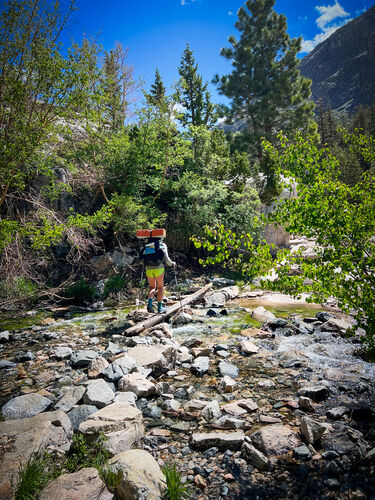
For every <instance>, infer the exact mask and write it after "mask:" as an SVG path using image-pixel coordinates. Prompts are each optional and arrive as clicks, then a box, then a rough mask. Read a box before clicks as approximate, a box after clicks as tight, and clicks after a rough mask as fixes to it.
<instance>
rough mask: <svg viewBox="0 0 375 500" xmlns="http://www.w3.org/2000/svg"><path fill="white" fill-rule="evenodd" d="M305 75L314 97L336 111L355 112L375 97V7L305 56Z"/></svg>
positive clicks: (302, 70) (303, 70) (303, 71)
mask: <svg viewBox="0 0 375 500" xmlns="http://www.w3.org/2000/svg"><path fill="white" fill-rule="evenodd" d="M300 70H301V73H302V75H303V76H306V77H308V78H311V80H312V87H311V90H312V96H313V99H314V101H315V102H316V101H317V100H318V99H322V100H323V102H324V104H326V105H330V107H331V108H332V109H333V110H337V111H344V110H346V111H348V112H349V113H350V112H352V111H354V110H355V109H356V107H357V106H359V105H361V104H362V105H363V106H368V105H370V104H371V102H372V100H373V99H374V97H375V6H373V7H371V8H370V9H369V10H367V11H366V12H365V13H364V14H362V15H361V16H359V17H357V18H356V19H353V20H352V21H350V22H349V23H348V24H346V25H345V26H343V27H342V28H340V29H338V30H337V31H335V33H333V35H331V36H330V37H329V38H327V39H326V40H325V41H324V42H322V43H320V44H319V45H317V46H316V47H315V49H314V50H312V51H311V52H310V53H309V54H308V55H307V56H305V57H304V58H303V59H302V61H301V65H300Z"/></svg>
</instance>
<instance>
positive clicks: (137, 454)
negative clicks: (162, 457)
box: [107, 450, 166, 500]
mask: <svg viewBox="0 0 375 500" xmlns="http://www.w3.org/2000/svg"><path fill="white" fill-rule="evenodd" d="M107 467H108V469H110V470H112V471H113V472H115V473H117V472H118V471H121V473H122V480H121V484H120V485H119V486H117V487H116V489H115V493H116V497H117V498H118V499H119V500H160V499H161V498H162V497H163V495H164V492H165V490H166V482H165V476H164V474H163V473H162V471H161V469H160V467H159V465H158V463H157V462H156V460H155V459H154V458H153V457H152V455H151V454H150V453H148V452H147V451H145V450H128V451H125V452H123V453H120V454H119V455H116V456H114V457H113V458H112V459H111V460H110V461H109V462H108V465H107Z"/></svg>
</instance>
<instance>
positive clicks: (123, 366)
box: [102, 356, 139, 382]
mask: <svg viewBox="0 0 375 500" xmlns="http://www.w3.org/2000/svg"><path fill="white" fill-rule="evenodd" d="M136 366H139V365H138V363H137V362H136V361H135V360H134V359H133V358H130V357H129V356H123V357H122V358H120V359H116V361H114V362H113V363H111V364H110V365H109V366H107V367H106V368H105V370H104V371H103V372H102V374H103V375H104V377H105V378H106V379H107V380H109V381H110V382H117V381H118V380H120V378H121V377H123V376H124V375H127V374H128V373H130V372H131V371H132V370H134V368H135V367H136Z"/></svg>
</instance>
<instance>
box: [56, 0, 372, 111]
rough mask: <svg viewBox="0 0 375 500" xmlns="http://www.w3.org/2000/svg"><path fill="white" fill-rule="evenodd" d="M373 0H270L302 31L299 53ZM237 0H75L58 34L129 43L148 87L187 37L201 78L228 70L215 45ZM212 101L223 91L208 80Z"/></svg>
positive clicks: (222, 39) (173, 69) (172, 75)
mask: <svg viewBox="0 0 375 500" xmlns="http://www.w3.org/2000/svg"><path fill="white" fill-rule="evenodd" d="M374 3H375V0H339V1H336V0H301V1H299V2H296V1H295V0H276V4H275V7H274V9H275V10H276V12H278V13H279V14H284V15H286V17H287V23H288V33H289V35H290V36H291V37H297V36H302V37H303V48H304V49H305V51H304V52H303V53H301V54H300V55H301V57H302V56H303V55H305V54H306V53H307V52H308V51H310V50H312V49H313V47H314V46H315V45H316V44H317V43H319V42H321V41H322V40H323V39H324V38H325V37H327V36H329V34H331V33H332V32H333V31H334V30H335V29H337V27H340V26H342V25H344V24H345V23H346V22H348V21H349V20H350V19H353V18H354V17H357V16H359V15H360V14H361V13H362V12H364V11H365V10H366V9H368V8H370V7H371V6H372V5H374ZM243 4H244V1H241V0H140V1H133V0H108V1H103V0H76V6H77V7H78V10H77V11H76V12H75V13H74V21H73V22H72V23H71V24H70V26H69V28H68V30H67V31H66V32H65V34H64V39H65V40H67V39H68V38H74V39H75V40H76V41H79V40H80V39H81V38H82V36H83V34H90V35H96V36H97V37H98V41H99V42H100V43H101V44H102V45H103V47H104V49H106V50H109V49H111V48H113V46H114V44H115V42H116V41H118V42H120V43H121V44H122V45H123V46H124V47H129V56H128V61H129V64H131V65H132V66H134V74H135V77H136V78H137V79H142V80H143V81H144V82H145V85H146V88H147V89H148V88H149V86H150V84H151V83H152V82H153V79H154V74H155V68H156V67H158V68H159V71H160V73H161V76H162V79H163V81H164V83H165V84H166V85H167V86H170V85H172V84H173V82H174V81H175V80H177V79H178V71H177V68H178V65H179V62H180V58H181V53H182V51H183V50H184V48H185V46H186V43H189V45H190V47H191V49H192V50H193V52H194V56H195V59H196V61H197V62H198V65H199V72H200V73H201V74H202V76H203V78H204V79H205V80H206V81H208V82H211V80H212V77H213V76H214V74H215V73H218V74H219V75H223V74H227V73H228V72H230V69H231V66H230V63H229V62H228V61H226V60H225V59H224V58H223V57H222V56H220V49H221V48H222V47H224V46H228V42H227V39H228V37H229V36H230V35H232V34H234V35H236V30H235V28H234V23H235V21H236V19H237V16H236V12H237V11H238V9H239V8H240V7H241V6H242V5H243ZM209 89H210V91H211V94H212V97H213V100H214V102H223V97H221V96H219V95H218V94H217V92H216V88H215V86H214V85H212V84H211V83H210V85H209Z"/></svg>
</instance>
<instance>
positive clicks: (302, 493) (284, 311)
mask: <svg viewBox="0 0 375 500" xmlns="http://www.w3.org/2000/svg"><path fill="white" fill-rule="evenodd" d="M244 295H246V294H244ZM250 295H251V294H250ZM259 308H260V309H259ZM262 308H264V310H265V313H264V312H262V310H261V309H262ZM135 310H137V311H138V313H140V314H141V315H142V314H143V315H144V310H145V308H144V305H143V304H141V305H140V306H137V307H136V306H135V305H134V303H131V302H127V303H123V304H121V305H119V306H117V307H111V308H109V307H108V308H105V309H104V310H99V311H88V310H87V308H86V309H85V308H76V307H65V308H63V307H62V308H55V309H52V310H51V311H44V312H41V311H29V312H27V313H25V315H24V316H22V317H15V315H14V314H12V313H9V312H7V313H4V314H0V342H1V343H0V352H1V361H0V381H1V384H0V386H1V392H0V405H1V406H3V405H5V404H6V403H7V402H8V401H9V400H11V399H12V398H14V397H17V396H21V395H26V394H32V393H36V392H37V393H38V394H40V395H42V396H44V397H46V398H48V399H49V400H50V401H51V406H50V409H51V408H53V407H54V405H55V404H56V403H57V402H58V401H59V399H60V398H61V396H62V395H63V394H64V392H65V391H66V390H67V388H69V387H75V386H77V385H83V386H85V387H86V386H87V384H88V382H89V379H88V374H87V365H86V366H84V365H83V364H82V366H72V363H70V362H69V357H66V356H62V355H61V356H57V355H56V352H57V351H56V349H58V348H68V349H69V351H66V352H69V353H75V352H77V351H79V350H84V349H90V350H94V351H96V352H98V353H99V354H100V355H101V356H103V357H104V358H106V359H107V360H109V361H110V359H114V358H112V357H111V356H115V355H116V354H118V353H119V352H124V351H125V352H126V351H128V350H129V348H132V347H134V346H137V345H152V344H154V343H155V337H153V336H152V335H151V336H150V335H149V334H148V332H145V334H144V335H141V336H137V337H134V338H131V339H129V338H127V337H124V336H123V335H122V333H123V331H124V330H125V329H126V328H127V327H128V326H130V325H131V324H132V323H131V319H132V317H134V316H132V314H134V311H135ZM264 310H263V311H264ZM185 311H186V313H187V315H189V316H190V319H189V322H187V323H186V324H172V325H170V328H171V332H172V340H169V339H168V340H166V341H165V342H164V340H162V343H164V344H165V345H169V343H173V342H177V343H178V344H176V345H177V346H183V347H182V348H180V350H179V351H178V355H177V362H176V363H175V365H174V366H173V367H169V369H168V370H166V371H165V373H164V374H163V375H161V377H159V378H158V379H157V380H156V382H159V383H160V384H162V387H163V388H162V389H161V391H162V394H161V396H162V397H161V399H160V397H159V396H152V397H148V396H147V397H138V399H137V401H136V406H137V408H138V409H139V410H141V412H142V415H143V422H144V425H145V429H146V432H145V436H144V439H143V444H142V447H143V449H145V450H147V451H149V452H150V453H151V454H152V456H153V457H154V458H155V459H156V460H157V462H158V463H159V465H160V466H162V465H163V464H176V465H177V467H178V469H179V470H180V471H181V474H182V481H183V482H189V483H190V484H191V492H190V498H196V499H198V498H199V499H200V500H203V499H213V498H233V499H246V498H249V499H256V498H257V499H263V498H264V499H267V498H281V499H282V498H296V499H299V498H301V499H302V498H338V499H367V498H368V499H371V498H375V480H374V477H373V472H374V461H375V460H374V455H375V453H372V452H373V451H374V440H375V420H374V411H373V409H374V395H375V391H374V375H375V364H372V363H368V362H366V361H364V360H363V359H361V357H360V356H359V355H358V353H359V351H360V343H359V339H358V338H357V337H354V338H347V337H346V335H345V329H346V328H347V327H348V326H350V323H351V318H349V317H347V316H345V315H343V314H340V313H339V312H338V311H336V310H334V309H333V308H332V307H331V308H328V309H326V310H325V309H323V308H322V307H321V306H318V305H314V304H307V303H306V302H304V301H294V300H292V299H290V298H288V297H286V296H283V295H281V294H272V293H265V292H264V293H263V292H259V294H258V296H256V294H254V296H253V297H246V296H244V297H242V298H235V299H232V300H228V301H227V302H226V303H225V304H224V305H223V306H220V307H209V306H207V304H205V303H204V302H200V303H198V304H194V305H192V306H191V308H190V307H186V308H185ZM254 311H255V312H254ZM256 311H258V313H259V315H258V316H257V313H256ZM129 313H130V314H129ZM322 313H324V314H325V315H326V316H320V319H318V317H319V314H322ZM262 314H268V315H269V316H268V320H267V321H265V320H264V318H263V317H262ZM329 318H334V319H335V321H336V323H334V321H332V324H331V323H329ZM176 322H177V323H178V321H176ZM7 332H8V333H7ZM243 341H245V343H246V341H249V342H251V343H252V344H253V345H255V351H256V352H255V351H254V352H253V353H248V354H247V355H245V354H244V347H243V345H245V344H241V342H243ZM158 342H160V340H158ZM241 345H242V347H240V346H241ZM197 349H198V350H197ZM199 350H200V351H199ZM106 353H107V355H106ZM108 353H109V354H108ZM203 357H205V358H207V359H208V363H209V368H208V369H207V370H205V369H204V368H199V367H198V371H196V370H195V368H194V366H193V365H194V363H197V360H198V364H199V360H200V359H201V360H202V358H203ZM223 363H224V364H223ZM227 365H228V366H227ZM223 367H224V368H223ZM200 369H202V372H199V370H200ZM226 370H227V372H226ZM225 375H227V376H229V377H230V378H231V379H232V381H233V383H234V384H235V388H234V389H233V390H227V389H226V388H224V385H223V378H224V377H225ZM109 385H110V386H111V387H112V389H113V390H114V391H116V383H109ZM319 388H320V391H322V390H323V392H324V389H326V394H324V396H319V395H317V394H318V392H319ZM305 389H306V390H305ZM310 389H311V390H310ZM309 391H310V392H309ZM117 393H118V392H116V394H117ZM165 394H166V395H165ZM319 394H320V393H319ZM244 399H246V400H247V399H249V400H252V401H253V402H254V403H255V405H256V406H257V410H256V411H253V410H252V411H250V410H249V412H248V413H247V414H246V412H245V413H244V412H243V411H242V412H241V411H238V407H237V409H236V408H235V409H234V411H233V412H230V411H229V409H228V412H226V410H225V408H226V407H225V405H228V404H229V403H231V402H236V401H238V400H244ZM166 401H167V402H168V401H172V402H175V404H172V403H168V404H166ZM197 401H198V403H197ZM213 401H217V403H218V407H216V406H215V407H214V408H213V409H212V412H213V414H214V415H211V414H209V411H208V410H206V409H204V410H203V408H204V406H205V405H206V404H207V403H209V402H213ZM80 404H81V402H80V401H77V402H76V403H75V404H74V405H73V406H72V408H73V409H74V408H75V407H77V406H79V405H80ZM215 405H216V403H215ZM217 408H219V409H217ZM50 409H49V411H50ZM182 409H184V412H185V413H183V412H182ZM340 409H341V410H340ZM210 411H211V410H210ZM236 411H238V414H236ZM186 412H187V413H186ZM189 412H190V413H189ZM215 412H216V413H217V414H215ZM207 414H209V416H207ZM68 416H69V413H68ZM306 416H307V417H308V418H312V419H313V420H315V421H316V422H318V424H317V425H320V426H321V427H322V426H324V429H323V430H324V431H325V432H324V434H323V435H321V433H320V434H319V437H318V438H314V439H313V440H312V441H311V442H310V443H308V442H306V439H305V438H303V439H302V440H301V439H300V438H301V430H300V425H301V419H303V418H305V417H306ZM270 426H271V427H270ZM272 426H274V427H272ZM266 428H268V429H270V428H274V429H275V436H273V439H275V440H276V441H277V443H279V444H280V443H281V442H282V443H284V441H283V439H284V437H283V436H282V435H281V436H280V437H278V436H277V432H279V431H280V432H283V429H284V430H285V429H289V430H290V432H291V433H293V439H295V440H296V442H297V441H298V443H299V445H291V446H290V448H288V450H287V451H286V452H284V451H283V452H282V453H280V450H279V451H277V452H272V451H270V449H271V448H272V446H275V447H276V448H277V446H276V444H277V443H276V444H275V443H272V444H270V443H268V441H267V439H268V440H269V441H271V440H272V439H271V437H272V436H271V437H267V438H266V437H265V436H263V435H261V439H263V441H262V443H260V441H259V439H260V438H259V435H258V434H257V432H258V433H262V432H263V431H262V429H266ZM281 428H283V429H281ZM239 429H241V432H242V431H244V432H245V435H246V436H248V437H249V440H248V442H249V446H250V445H251V446H253V445H254V444H255V446H256V447H257V448H259V449H260V450H261V451H262V453H263V454H264V455H265V456H266V457H268V458H267V460H268V462H267V466H264V467H263V466H262V467H261V466H260V465H259V466H257V465H256V464H257V463H258V462H256V461H255V459H254V457H252V458H248V457H247V456H246V455H244V452H243V450H242V452H241V451H239V450H238V449H235V448H228V449H223V448H222V447H221V446H215V445H214V446H203V447H201V448H199V447H194V446H193V445H192V444H191V442H192V434H194V433H196V432H200V433H202V432H203V433H204V432H206V433H209V432H212V431H213V430H216V431H218V432H222V431H224V432H227V431H229V430H231V432H236V431H238V430H239ZM322 432H323V431H322ZM291 435H292V434H291ZM288 439H289V440H290V439H291V438H290V436H289V438H288ZM266 441H267V442H266ZM303 441H305V443H304V442H303ZM251 443H252V444H251ZM259 443H260V444H259ZM280 446H281V445H280ZM276 448H275V449H276ZM296 450H297V451H296ZM298 450H299V451H298ZM0 451H1V450H0ZM371 453H372V454H371ZM0 498H1V495H0Z"/></svg>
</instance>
